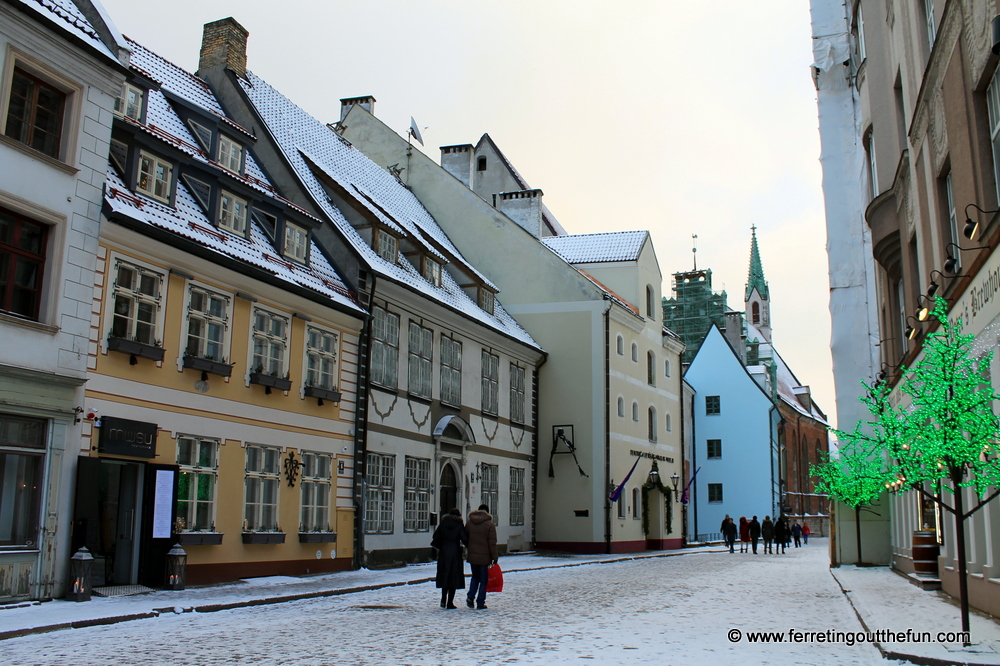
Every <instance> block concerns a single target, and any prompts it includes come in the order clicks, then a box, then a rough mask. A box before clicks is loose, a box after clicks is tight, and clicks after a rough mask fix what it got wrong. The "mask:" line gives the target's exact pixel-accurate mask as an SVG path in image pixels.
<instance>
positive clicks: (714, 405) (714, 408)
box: [705, 395, 722, 414]
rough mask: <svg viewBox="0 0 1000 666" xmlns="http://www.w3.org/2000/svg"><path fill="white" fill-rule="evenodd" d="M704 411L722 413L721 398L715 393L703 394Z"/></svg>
mask: <svg viewBox="0 0 1000 666" xmlns="http://www.w3.org/2000/svg"><path fill="white" fill-rule="evenodd" d="M705 413H706V414H721V413H722V398H721V397H720V396H717V395H707V396H705Z"/></svg>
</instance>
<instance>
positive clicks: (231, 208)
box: [219, 190, 247, 236]
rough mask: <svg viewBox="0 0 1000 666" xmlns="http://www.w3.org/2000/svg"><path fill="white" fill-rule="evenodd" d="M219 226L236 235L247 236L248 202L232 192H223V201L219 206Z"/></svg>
mask: <svg viewBox="0 0 1000 666" xmlns="http://www.w3.org/2000/svg"><path fill="white" fill-rule="evenodd" d="M219 226H220V227H222V228H223V229H228V230H229V231H232V232H233V233H234V234H239V235H240V236H246V233H247V202H246V201H245V200H243V199H240V198H239V197H238V196H236V195H235V194H233V193H232V192H226V191H225V190H223V191H222V201H221V203H220V205H219Z"/></svg>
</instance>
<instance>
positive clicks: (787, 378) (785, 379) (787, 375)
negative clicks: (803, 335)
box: [747, 322, 827, 424]
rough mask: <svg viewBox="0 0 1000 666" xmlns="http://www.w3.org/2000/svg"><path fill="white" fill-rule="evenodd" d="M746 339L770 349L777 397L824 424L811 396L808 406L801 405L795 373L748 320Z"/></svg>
mask: <svg viewBox="0 0 1000 666" xmlns="http://www.w3.org/2000/svg"><path fill="white" fill-rule="evenodd" d="M747 339H748V340H753V339H756V340H759V341H760V346H761V348H763V349H765V350H768V349H769V350H770V352H771V358H772V362H773V363H774V364H775V370H776V373H775V374H776V377H777V380H778V386H777V389H778V398H779V399H780V400H781V401H782V402H784V403H785V404H787V405H789V406H790V407H791V408H792V409H794V410H795V411H797V412H799V413H801V414H803V415H804V416H808V417H809V418H812V419H816V420H817V421H820V422H822V423H824V424H826V423H827V420H826V414H824V413H823V412H822V411H821V410H820V408H819V406H818V405H817V404H816V403H815V402H814V401H813V400H812V398H811V397H810V398H809V407H808V408H807V407H805V406H803V404H802V403H801V402H800V401H799V398H798V395H797V394H796V393H795V389H796V388H801V387H802V384H801V383H800V382H799V380H798V378H797V377H796V376H795V373H793V372H792V369H791V368H789V367H788V364H787V363H785V359H783V358H781V355H780V354H778V350H776V349H775V348H774V345H772V344H771V343H770V342H766V341H765V339H764V335H763V334H762V333H761V332H760V329H758V328H757V327H756V326H754V325H753V324H751V323H750V322H747Z"/></svg>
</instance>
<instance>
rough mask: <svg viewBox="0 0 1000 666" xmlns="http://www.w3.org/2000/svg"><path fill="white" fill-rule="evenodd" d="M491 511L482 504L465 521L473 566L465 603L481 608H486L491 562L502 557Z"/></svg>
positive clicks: (470, 564) (494, 562)
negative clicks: (487, 576) (498, 549)
mask: <svg viewBox="0 0 1000 666" xmlns="http://www.w3.org/2000/svg"><path fill="white" fill-rule="evenodd" d="M489 511H490V508H489V507H488V506H486V505H485V504H480V505H479V509H478V510H477V511H473V512H472V513H470V514H469V520H468V521H467V522H466V523H465V531H466V532H468V533H469V566H471V567H472V579H471V580H470V581H469V594H468V596H466V598H465V605H466V606H468V607H469V608H472V607H473V603H475V607H476V608H477V609H479V610H485V608H486V575H487V573H486V572H487V570H488V569H489V567H490V565H491V564H496V563H497V560H499V559H500V554H499V553H498V552H497V526H496V524H494V522H493V516H491V515H490V513H489ZM477 593H478V594H477Z"/></svg>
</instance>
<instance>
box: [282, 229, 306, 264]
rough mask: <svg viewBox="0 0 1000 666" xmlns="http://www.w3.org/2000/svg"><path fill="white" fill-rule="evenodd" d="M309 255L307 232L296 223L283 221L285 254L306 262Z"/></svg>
mask: <svg viewBox="0 0 1000 666" xmlns="http://www.w3.org/2000/svg"><path fill="white" fill-rule="evenodd" d="M308 255H309V232H308V231H307V230H305V229H303V228H302V227H300V226H298V225H297V224H292V223H291V222H285V256H286V257H288V258H289V259H292V260H294V261H297V262H299V263H300V264H304V263H306V257H307V256H308Z"/></svg>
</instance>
